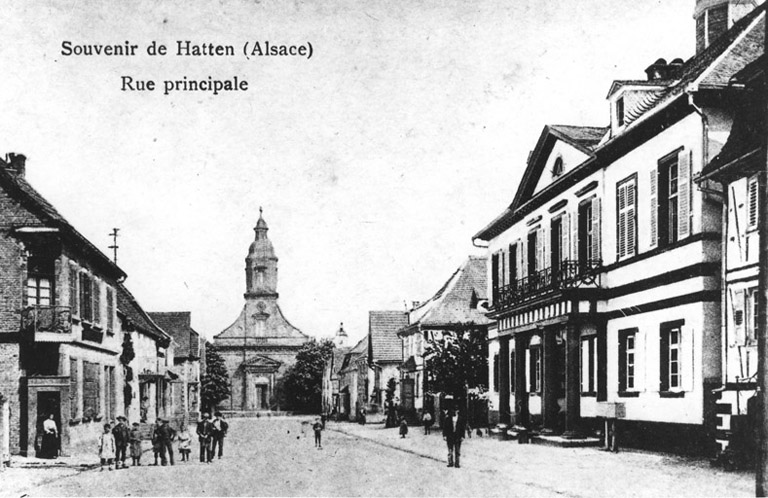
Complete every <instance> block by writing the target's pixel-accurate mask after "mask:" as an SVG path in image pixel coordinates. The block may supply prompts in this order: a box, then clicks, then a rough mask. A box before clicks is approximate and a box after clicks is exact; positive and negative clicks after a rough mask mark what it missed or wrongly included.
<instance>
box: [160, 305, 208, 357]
mask: <svg viewBox="0 0 768 498" xmlns="http://www.w3.org/2000/svg"><path fill="white" fill-rule="evenodd" d="M148 314H149V316H150V318H152V321H154V322H155V323H156V324H157V325H158V326H159V327H160V328H162V329H163V330H164V331H165V332H167V333H168V334H170V335H171V336H172V337H173V340H174V341H176V344H177V346H176V350H175V353H174V357H176V358H199V357H200V335H199V334H198V333H197V332H195V330H194V329H193V328H192V325H191V321H192V313H190V312H189V311H150V312H149V313H148Z"/></svg>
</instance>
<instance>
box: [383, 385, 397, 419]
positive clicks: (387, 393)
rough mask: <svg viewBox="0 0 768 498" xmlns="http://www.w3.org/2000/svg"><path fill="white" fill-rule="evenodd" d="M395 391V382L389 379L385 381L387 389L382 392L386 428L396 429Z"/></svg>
mask: <svg viewBox="0 0 768 498" xmlns="http://www.w3.org/2000/svg"><path fill="white" fill-rule="evenodd" d="M395 389H397V381H396V380H395V378H394V377H390V379H389V380H388V381H387V388H386V389H385V390H384V407H385V409H386V411H387V422H386V424H385V426H386V427H388V428H389V427H397V413H396V412H395Z"/></svg>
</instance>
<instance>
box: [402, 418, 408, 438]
mask: <svg viewBox="0 0 768 498" xmlns="http://www.w3.org/2000/svg"><path fill="white" fill-rule="evenodd" d="M407 434H408V422H406V421H405V417H400V438H401V439H404V438H405V436H406V435H407Z"/></svg>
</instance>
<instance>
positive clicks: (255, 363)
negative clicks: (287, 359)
mask: <svg viewBox="0 0 768 498" xmlns="http://www.w3.org/2000/svg"><path fill="white" fill-rule="evenodd" d="M241 365H242V366H243V367H268V368H277V367H279V366H280V365H282V362H281V361H280V360H276V359H274V358H269V357H268V356H262V355H256V356H253V357H251V358H248V359H247V360H246V361H245V362H243V363H242V364H241Z"/></svg>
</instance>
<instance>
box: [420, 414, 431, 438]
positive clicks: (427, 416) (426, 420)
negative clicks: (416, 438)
mask: <svg viewBox="0 0 768 498" xmlns="http://www.w3.org/2000/svg"><path fill="white" fill-rule="evenodd" d="M421 421H422V423H423V424H424V434H425V435H429V429H431V428H432V414H431V413H429V411H428V410H424V415H422V416H421Z"/></svg>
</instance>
